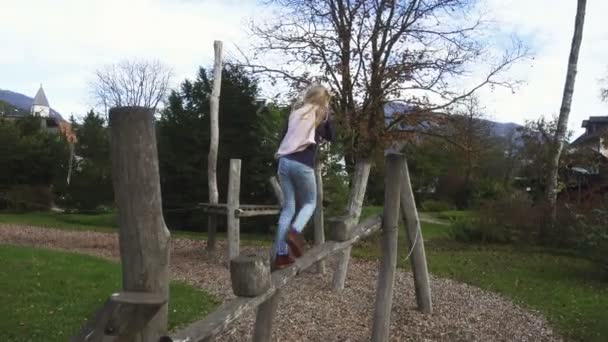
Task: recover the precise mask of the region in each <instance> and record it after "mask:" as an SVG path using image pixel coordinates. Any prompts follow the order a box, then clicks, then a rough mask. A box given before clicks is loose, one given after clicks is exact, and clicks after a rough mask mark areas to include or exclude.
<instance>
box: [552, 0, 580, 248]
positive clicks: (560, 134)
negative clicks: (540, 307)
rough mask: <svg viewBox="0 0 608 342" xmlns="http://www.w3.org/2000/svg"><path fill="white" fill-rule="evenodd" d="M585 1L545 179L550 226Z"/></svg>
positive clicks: (572, 47) (575, 28)
mask: <svg viewBox="0 0 608 342" xmlns="http://www.w3.org/2000/svg"><path fill="white" fill-rule="evenodd" d="M586 6H587V0H578V6H577V9H576V17H575V22H574V36H573V37H572V45H571V47H570V57H569V58H568V71H567V73H566V83H565V85H564V94H563V96H562V104H561V107H560V110H559V117H558V119H557V129H556V131H555V135H554V137H553V141H552V144H551V145H552V146H551V154H550V163H549V175H548V177H547V192H546V197H547V203H548V205H549V208H550V210H551V212H550V217H551V225H552V226H553V225H554V224H555V219H556V215H557V210H556V208H557V206H556V204H557V189H558V186H557V181H558V179H557V178H558V170H559V159H560V156H561V154H562V150H563V148H564V142H565V138H566V133H567V130H568V117H569V116H570V106H571V104H572V95H573V94H574V81H575V78H576V72H577V66H578V55H579V51H580V49H581V43H582V41H583V27H584V25H585V8H586ZM546 233H547V232H546V230H543V231H541V235H542V236H541V239H544V238H546Z"/></svg>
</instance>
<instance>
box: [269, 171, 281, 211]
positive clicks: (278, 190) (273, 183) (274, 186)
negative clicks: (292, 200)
mask: <svg viewBox="0 0 608 342" xmlns="http://www.w3.org/2000/svg"><path fill="white" fill-rule="evenodd" d="M268 181H269V182H270V186H271V187H272V191H273V192H274V196H275V197H276V198H277V202H279V205H280V206H283V190H281V185H280V184H279V181H278V180H277V177H275V176H272V177H270V179H269V180H268Z"/></svg>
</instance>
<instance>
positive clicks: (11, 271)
mask: <svg viewBox="0 0 608 342" xmlns="http://www.w3.org/2000/svg"><path fill="white" fill-rule="evenodd" d="M0 264H2V267H1V268H0V279H2V281H0V293H1V294H2V295H1V296H0V317H2V319H1V320H0V340H1V341H15V342H17V341H45V342H47V341H48V342H51V341H65V340H67V338H69V336H71V335H73V334H74V333H76V332H77V331H78V328H79V327H80V326H81V325H82V324H83V323H84V321H85V320H86V319H87V318H88V317H89V315H90V314H91V313H92V312H93V311H94V310H95V309H96V308H97V307H99V306H100V305H101V304H102V303H103V301H105V299H106V298H107V297H108V296H109V295H110V294H111V293H113V292H116V291H117V290H119V289H120V267H119V265H117V264H114V263H111V262H109V261H106V260H102V259H99V258H95V257H91V256H86V255H79V254H72V253H65V252H58V251H50V250H44V249H34V248H26V247H13V246H0ZM170 292H171V300H170V307H169V310H170V311H169V312H170V313H169V321H170V322H169V324H170V326H171V327H175V326H178V325H180V324H184V323H187V322H191V321H194V320H196V319H198V318H200V317H203V316H204V315H206V314H207V313H208V312H209V311H211V310H212V309H213V308H214V307H215V306H216V305H217V304H218V301H217V300H216V299H215V298H213V297H212V296H210V295H208V294H207V293H205V292H203V291H201V290H198V289H195V288H193V287H191V286H188V285H186V284H184V283H180V282H173V283H172V284H171V289H170Z"/></svg>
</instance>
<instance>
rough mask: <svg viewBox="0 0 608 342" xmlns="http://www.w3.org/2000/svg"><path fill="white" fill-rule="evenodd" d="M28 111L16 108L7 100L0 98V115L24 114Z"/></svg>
mask: <svg viewBox="0 0 608 342" xmlns="http://www.w3.org/2000/svg"><path fill="white" fill-rule="evenodd" d="M28 113H29V112H28V111H25V110H23V109H21V108H17V107H15V106H13V105H12V104H10V103H8V102H5V101H2V100H0V116H3V115H6V116H25V115H27V114H28Z"/></svg>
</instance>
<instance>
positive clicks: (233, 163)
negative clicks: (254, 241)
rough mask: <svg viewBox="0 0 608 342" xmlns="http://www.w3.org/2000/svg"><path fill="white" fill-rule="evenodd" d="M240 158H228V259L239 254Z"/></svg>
mask: <svg viewBox="0 0 608 342" xmlns="http://www.w3.org/2000/svg"><path fill="white" fill-rule="evenodd" d="M240 195H241V160H240V159H230V170H229V173H228V198H227V201H226V202H227V203H226V207H227V209H228V213H227V214H226V222H227V227H228V260H232V259H234V258H236V257H238V256H239V248H240V246H239V244H240V229H241V228H240V219H239V217H238V216H237V211H238V210H239V207H240V205H241V203H240Z"/></svg>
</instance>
